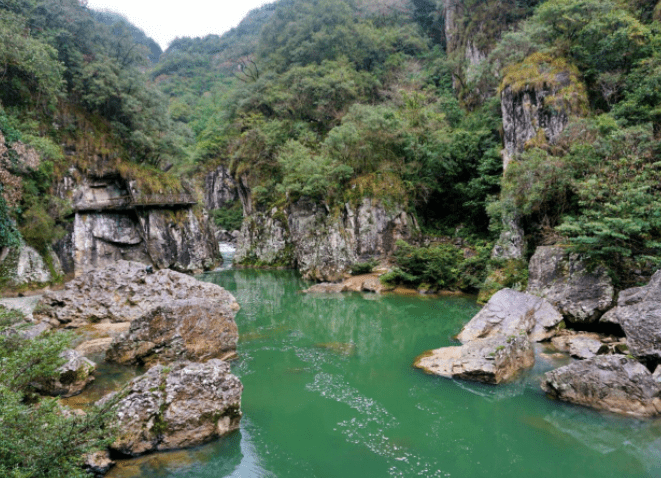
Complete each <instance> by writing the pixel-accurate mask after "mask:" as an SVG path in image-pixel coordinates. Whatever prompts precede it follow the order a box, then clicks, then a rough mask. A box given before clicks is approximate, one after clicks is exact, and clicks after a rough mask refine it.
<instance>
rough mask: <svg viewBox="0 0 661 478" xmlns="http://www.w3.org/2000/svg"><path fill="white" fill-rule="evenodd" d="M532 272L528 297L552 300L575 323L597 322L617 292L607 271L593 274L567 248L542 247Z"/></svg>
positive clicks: (530, 266)
mask: <svg viewBox="0 0 661 478" xmlns="http://www.w3.org/2000/svg"><path fill="white" fill-rule="evenodd" d="M528 270H529V275H528V290H527V291H528V293H529V294H534V295H538V296H540V297H543V298H545V299H546V300H548V301H549V302H550V303H551V304H553V305H554V306H555V307H556V308H557V309H558V310H559V311H560V313H562V314H563V316H564V317H565V318H567V319H568V320H569V321H571V322H579V323H590V322H594V321H596V320H597V319H599V317H600V316H601V315H602V314H603V313H604V312H605V311H606V310H608V309H609V308H610V307H611V306H612V303H613V296H614V289H613V284H612V281H611V279H610V277H609V276H608V274H607V272H606V269H604V268H603V267H597V268H595V269H593V270H590V269H589V268H588V266H587V264H585V262H583V261H582V260H581V259H580V257H579V256H578V255H577V254H572V253H570V252H569V251H568V250H567V249H565V248H562V247H555V246H542V247H538V248H537V250H536V251H535V254H534V255H533V256H532V258H531V259H530V265H529V269H528Z"/></svg>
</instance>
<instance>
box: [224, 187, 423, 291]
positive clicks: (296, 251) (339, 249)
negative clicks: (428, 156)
mask: <svg viewBox="0 0 661 478" xmlns="http://www.w3.org/2000/svg"><path fill="white" fill-rule="evenodd" d="M244 208H245V205H244ZM416 228H417V226H416V225H415V222H414V220H413V218H411V217H409V216H408V214H407V213H406V212H405V211H404V208H403V207H393V208H388V209H386V207H385V206H384V205H383V204H381V203H380V202H378V201H375V200H372V199H370V198H364V199H363V200H362V202H361V203H360V204H358V205H357V206H354V205H351V204H349V203H347V204H345V205H344V206H343V207H340V208H338V209H337V210H333V211H330V210H328V209H327V208H326V207H325V206H324V205H321V204H317V203H315V202H312V201H310V200H306V199H301V200H299V201H298V202H296V203H294V204H292V205H290V206H289V207H287V208H286V209H284V210H279V209H276V208H274V209H273V210H272V211H270V212H269V213H268V214H264V213H254V214H252V215H250V216H249V217H247V218H246V219H245V220H244V222H243V226H242V228H241V237H240V239H239V241H238V246H237V250H236V254H235V256H234V258H235V261H236V262H237V263H246V264H251V263H256V262H257V263H260V264H267V265H273V266H289V267H291V266H294V265H296V266H297V267H298V269H299V270H300V271H301V273H302V274H303V276H304V277H305V278H306V279H311V280H316V281H325V282H337V281H340V280H342V278H343V276H344V273H345V271H346V270H348V269H349V267H350V266H351V265H352V264H354V263H356V262H360V261H363V260H367V259H369V258H374V257H381V256H385V255H387V254H390V253H391V252H393V251H394V248H395V242H396V241H397V240H398V239H405V240H406V239H410V237H411V235H412V233H413V232H414V231H415V230H416Z"/></svg>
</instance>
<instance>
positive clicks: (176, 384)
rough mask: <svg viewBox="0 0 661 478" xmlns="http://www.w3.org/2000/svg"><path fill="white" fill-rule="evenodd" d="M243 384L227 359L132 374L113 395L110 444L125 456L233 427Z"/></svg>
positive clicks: (167, 447) (208, 436) (236, 423)
mask: <svg viewBox="0 0 661 478" xmlns="http://www.w3.org/2000/svg"><path fill="white" fill-rule="evenodd" d="M242 391H243V385H241V382H240V381H239V379H238V378H236V377H235V376H234V375H232V374H231V373H230V366H229V364H228V363H227V362H223V361H221V360H217V359H212V360H209V361H208V362H206V363H204V364H201V363H191V362H177V363H175V364H172V366H171V367H169V368H166V367H164V366H162V365H157V366H155V367H153V368H151V369H150V370H149V371H148V372H147V373H146V374H145V375H142V376H140V377H137V378H135V379H133V380H132V381H131V382H130V383H129V384H128V385H127V386H126V387H124V389H123V390H122V391H120V392H116V393H112V394H110V395H108V396H106V397H104V398H103V399H102V400H101V401H100V402H99V404H104V403H107V402H108V401H109V400H113V399H117V398H118V397H119V402H118V404H117V407H116V409H115V416H116V420H115V425H117V426H118V429H119V436H118V438H117V439H116V440H115V442H114V443H112V444H111V445H110V448H111V450H113V451H115V452H118V453H121V454H124V455H130V456H136V455H141V454H143V453H148V452H152V451H163V450H172V449H176V448H186V447H191V446H196V445H199V444H201V443H204V442H206V441H209V440H211V439H213V438H216V437H219V436H222V435H225V434H227V433H229V432H231V431H232V430H236V429H238V427H239V421H240V419H241V392H242Z"/></svg>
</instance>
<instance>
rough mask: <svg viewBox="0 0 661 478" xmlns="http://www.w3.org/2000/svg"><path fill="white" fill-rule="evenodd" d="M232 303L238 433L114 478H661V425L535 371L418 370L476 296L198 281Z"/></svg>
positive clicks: (259, 279) (545, 365) (267, 280)
mask: <svg viewBox="0 0 661 478" xmlns="http://www.w3.org/2000/svg"><path fill="white" fill-rule="evenodd" d="M200 278H201V279H202V280H205V281H209V282H214V283H216V284H219V285H221V286H223V287H225V288H226V289H228V290H229V291H230V292H232V293H233V294H234V295H235V296H236V298H237V300H238V302H239V303H240V304H241V307H242V309H241V311H240V312H239V313H238V314H237V318H236V320H237V323H238V326H239V332H240V340H239V347H238V353H239V356H240V359H239V360H237V361H235V362H234V363H233V370H234V373H235V374H236V375H238V376H239V377H240V379H241V381H242V382H243V384H244V387H245V388H244V392H243V399H242V408H243V413H244V415H243V419H242V423H241V429H240V431H238V432H235V433H233V434H231V435H230V436H227V437H224V438H222V439H220V440H218V441H216V442H213V443H211V444H208V445H204V446H202V447H199V448H196V449H193V450H187V451H179V452H173V453H163V454H157V455H154V456H151V457H145V458H140V459H136V460H130V461H128V462H125V463H124V464H122V465H121V466H120V467H118V469H116V470H115V471H113V472H111V474H110V475H109V477H111V478H126V477H150V478H166V477H168V478H175V477H187V478H211V477H214V478H221V477H235V478H251V477H277V478H281V477H300V478H312V477H320V478H321V477H342V478H350V477H356V478H369V477H418V476H420V477H457V478H478V477H489V478H495V477H508V478H515V477H526V478H528V477H535V478H545V477H549V478H551V477H553V478H557V477H581V478H591V477H595V478H597V477H598V478H607V477H618V478H621V477H631V478H636V477H661V421H660V420H656V421H652V420H635V419H629V418H622V417H617V416H612V415H608V414H602V413H597V412H593V411H590V410H588V409H585V408H580V407H575V406H571V405H568V404H565V403H560V402H555V401H552V400H549V399H547V398H546V397H545V396H544V394H543V392H542V391H541V390H540V388H539V377H540V375H541V374H542V373H543V372H544V371H546V370H549V369H550V368H552V367H554V366H557V365H558V364H557V363H553V360H551V359H548V358H544V357H545V355H544V354H543V352H544V350H543V349H542V348H541V347H540V348H538V359H537V362H536V365H535V368H534V369H533V370H531V371H529V372H527V373H526V374H525V375H524V376H522V377H521V378H520V379H519V380H517V381H516V382H515V383H511V384H508V385H503V386H499V387H495V386H488V385H482V384H474V383H466V382H460V381H453V380H447V379H441V378H438V377H433V376H429V375H425V374H424V373H422V372H420V371H418V370H415V369H413V368H412V367H411V364H412V362H413V360H414V359H415V357H416V356H417V355H418V354H420V353H422V352H424V351H425V350H428V349H431V348H437V347H441V346H446V345H452V344H453V343H454V342H453V340H452V336H453V335H455V334H456V333H458V332H459V330H460V329H461V326H462V325H463V324H464V323H465V322H467V321H468V320H469V319H470V318H471V317H472V316H473V315H474V314H475V313H476V312H477V311H478V310H479V307H478V306H477V305H476V303H475V301H474V298H471V297H446V298H429V297H422V296H411V297H407V296H395V295H382V296H380V295H375V294H358V293H353V294H343V295H314V296H312V295H306V294H302V293H301V292H300V291H301V290H302V289H304V288H305V287H307V286H308V285H309V284H307V283H305V282H303V281H302V280H301V279H300V278H299V276H298V275H297V274H296V273H294V272H291V271H255V270H233V269H226V270H222V271H218V272H215V273H212V274H205V275H203V276H201V277H200Z"/></svg>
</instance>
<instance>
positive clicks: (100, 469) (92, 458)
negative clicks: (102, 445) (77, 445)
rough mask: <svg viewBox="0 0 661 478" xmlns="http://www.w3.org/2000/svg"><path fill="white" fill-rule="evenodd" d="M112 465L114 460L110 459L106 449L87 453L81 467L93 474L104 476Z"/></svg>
mask: <svg viewBox="0 0 661 478" xmlns="http://www.w3.org/2000/svg"><path fill="white" fill-rule="evenodd" d="M113 466H115V462H114V461H112V460H111V459H110V453H108V451H107V450H103V451H95V452H93V453H88V454H87V455H85V457H84V460H83V468H84V469H85V470H87V471H89V472H90V473H91V474H93V475H94V476H104V475H105V474H106V473H108V472H109V471H110V469H111V468H112V467H113Z"/></svg>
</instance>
